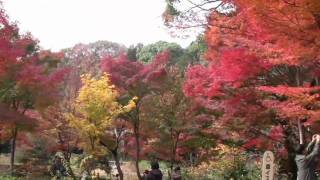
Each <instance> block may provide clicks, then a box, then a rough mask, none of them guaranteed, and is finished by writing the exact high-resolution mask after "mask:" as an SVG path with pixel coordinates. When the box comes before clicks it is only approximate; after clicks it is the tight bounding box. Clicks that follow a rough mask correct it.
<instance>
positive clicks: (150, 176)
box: [142, 161, 182, 180]
mask: <svg viewBox="0 0 320 180" xmlns="http://www.w3.org/2000/svg"><path fill="white" fill-rule="evenodd" d="M170 176H171V179H172V180H182V176H181V169H180V167H179V166H178V167H176V168H174V170H173V172H172V174H171V175H170ZM162 177H163V174H162V172H161V170H160V167H159V163H158V162H156V161H152V162H151V170H145V171H144V173H143V177H142V179H143V180H162Z"/></svg>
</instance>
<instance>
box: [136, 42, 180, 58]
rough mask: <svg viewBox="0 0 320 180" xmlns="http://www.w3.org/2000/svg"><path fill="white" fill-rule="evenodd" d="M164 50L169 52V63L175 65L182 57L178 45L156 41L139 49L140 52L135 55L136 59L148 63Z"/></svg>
mask: <svg viewBox="0 0 320 180" xmlns="http://www.w3.org/2000/svg"><path fill="white" fill-rule="evenodd" d="M165 50H169V52H170V56H171V57H170V58H171V61H173V62H172V63H175V62H176V61H177V60H178V59H179V57H181V56H182V55H183V49H182V48H181V46H180V45H179V44H177V43H169V42H165V41H158V42H156V43H153V44H149V45H147V46H144V47H143V48H141V50H140V51H139V52H138V53H137V58H138V59H139V60H140V61H142V62H144V63H149V62H150V61H151V60H152V59H153V58H154V57H155V55H157V54H158V53H161V52H163V51H165Z"/></svg>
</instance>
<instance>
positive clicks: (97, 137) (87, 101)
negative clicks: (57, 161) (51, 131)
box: [67, 74, 135, 180]
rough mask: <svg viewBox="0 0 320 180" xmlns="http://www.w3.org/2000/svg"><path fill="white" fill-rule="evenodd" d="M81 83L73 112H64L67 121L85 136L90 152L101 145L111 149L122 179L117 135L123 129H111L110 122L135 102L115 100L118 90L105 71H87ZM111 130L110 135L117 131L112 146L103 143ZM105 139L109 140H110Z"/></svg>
mask: <svg viewBox="0 0 320 180" xmlns="http://www.w3.org/2000/svg"><path fill="white" fill-rule="evenodd" d="M82 83H83V86H82V87H81V89H80V91H79V95H78V97H77V99H76V101H75V112H74V113H72V114H71V113H70V114H68V115H67V116H68V117H67V118H68V119H69V123H70V125H71V126H72V127H74V128H75V129H76V130H77V131H78V132H79V134H80V135H82V136H84V137H85V138H86V139H87V142H88V144H89V149H90V151H91V152H93V153H96V152H97V153H99V151H100V149H99V145H100V144H102V145H104V146H105V147H106V148H107V150H108V151H110V153H111V154H112V155H113V157H114V159H115V161H116V165H117V169H118V173H119V176H120V179H121V180H122V179H123V172H122V170H121V167H120V162H119V156H118V147H119V144H118V138H119V136H118V134H119V133H122V131H121V132H119V131H120V130H119V131H118V129H117V128H116V129H115V130H113V128H112V123H113V121H115V119H116V118H117V117H118V116H119V115H120V114H122V113H126V112H129V111H130V110H131V109H133V108H134V107H135V103H134V101H130V102H129V103H128V104H127V105H126V106H123V105H121V104H119V103H118V102H117V98H118V97H119V93H118V92H117V91H116V90H115V88H114V86H113V85H112V84H111V81H110V80H109V77H108V75H107V74H104V75H103V76H101V77H100V78H99V79H96V78H93V77H91V76H90V75H88V74H87V75H83V76H82ZM110 132H111V134H113V133H115V134H116V135H115V136H114V138H116V144H113V145H112V146H111V145H110V144H107V143H105V137H108V136H107V135H108V134H109V133H110ZM109 137H110V136H109ZM111 137H113V136H111ZM120 137H121V136H120ZM108 140H109V141H110V139H108ZM111 140H112V139H111ZM100 147H101V146H100Z"/></svg>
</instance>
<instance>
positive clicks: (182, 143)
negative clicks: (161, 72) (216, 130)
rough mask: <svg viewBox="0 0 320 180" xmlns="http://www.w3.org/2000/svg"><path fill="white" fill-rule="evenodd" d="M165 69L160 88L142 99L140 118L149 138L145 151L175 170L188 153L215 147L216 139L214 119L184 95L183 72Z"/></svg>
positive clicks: (173, 68) (175, 69) (176, 69)
mask: <svg viewBox="0 0 320 180" xmlns="http://www.w3.org/2000/svg"><path fill="white" fill-rule="evenodd" d="M166 71H167V76H166V78H165V80H164V81H163V82H162V83H161V88H159V89H157V90H154V93H152V94H150V95H148V96H147V97H145V100H144V101H143V102H142V108H141V113H142V115H141V117H142V122H143V123H144V124H145V125H144V129H143V131H144V134H145V136H146V138H147V139H148V140H147V145H146V147H145V148H144V151H146V152H148V153H149V156H155V157H156V158H158V159H162V160H165V161H168V162H169V163H170V169H171V171H172V170H173V167H174V164H177V163H179V162H180V163H181V162H183V161H184V160H185V158H186V157H187V158H188V157H189V156H188V155H189V154H191V153H194V154H197V153H198V152H199V151H201V148H207V149H210V148H213V147H214V144H215V140H214V139H213V138H214V136H212V134H210V133H208V132H210V131H209V130H211V129H210V128H211V124H212V119H213V118H212V117H211V116H210V115H208V114H204V113H202V112H201V107H199V106H197V105H196V104H193V102H192V100H190V99H188V98H187V97H185V95H184V94H183V91H182V87H183V82H184V78H183V73H181V72H180V71H179V70H178V68H177V67H171V68H168V69H166ZM196 141H198V142H197V143H196ZM205 146H206V147H205Z"/></svg>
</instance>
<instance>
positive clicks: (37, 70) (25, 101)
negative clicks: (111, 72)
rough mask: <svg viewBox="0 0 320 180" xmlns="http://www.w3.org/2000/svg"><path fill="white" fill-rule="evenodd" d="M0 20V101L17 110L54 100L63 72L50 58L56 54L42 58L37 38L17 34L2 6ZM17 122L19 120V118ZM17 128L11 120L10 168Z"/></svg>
mask: <svg viewBox="0 0 320 180" xmlns="http://www.w3.org/2000/svg"><path fill="white" fill-rule="evenodd" d="M0 23H1V29H0V31H1V32H0V34H1V36H0V42H1V43H0V44H1V45H0V51H1V53H0V101H1V102H2V103H5V104H7V105H8V106H9V107H10V108H11V109H13V110H14V111H16V112H19V113H21V114H25V113H26V111H27V110H30V109H34V108H43V107H46V106H47V105H49V104H50V103H51V102H52V101H54V97H55V94H56V93H57V92H58V88H57V87H58V84H59V82H60V81H61V80H62V78H63V76H64V74H65V73H66V71H65V70H64V69H61V70H57V68H56V62H55V61H54V60H53V59H61V56H60V54H54V53H50V55H48V56H46V57H49V56H50V57H51V58H44V57H43V56H42V55H43V54H42V52H39V50H38V46H37V41H36V40H34V39H33V37H32V36H31V35H30V34H20V33H19V28H18V27H17V25H16V24H14V23H11V22H9V20H8V17H7V15H6V14H5V12H4V10H3V9H2V7H1V13H0ZM45 53H47V52H45ZM50 63H52V64H50ZM54 66H55V67H54ZM20 123H22V124H23V119H21V121H20ZM19 128H20V126H19V125H18V124H17V123H16V122H14V121H12V122H11V128H10V131H11V132H10V133H11V141H12V142H11V148H12V149H11V169H13V165H14V157H15V149H16V138H17V136H18V132H19Z"/></svg>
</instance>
